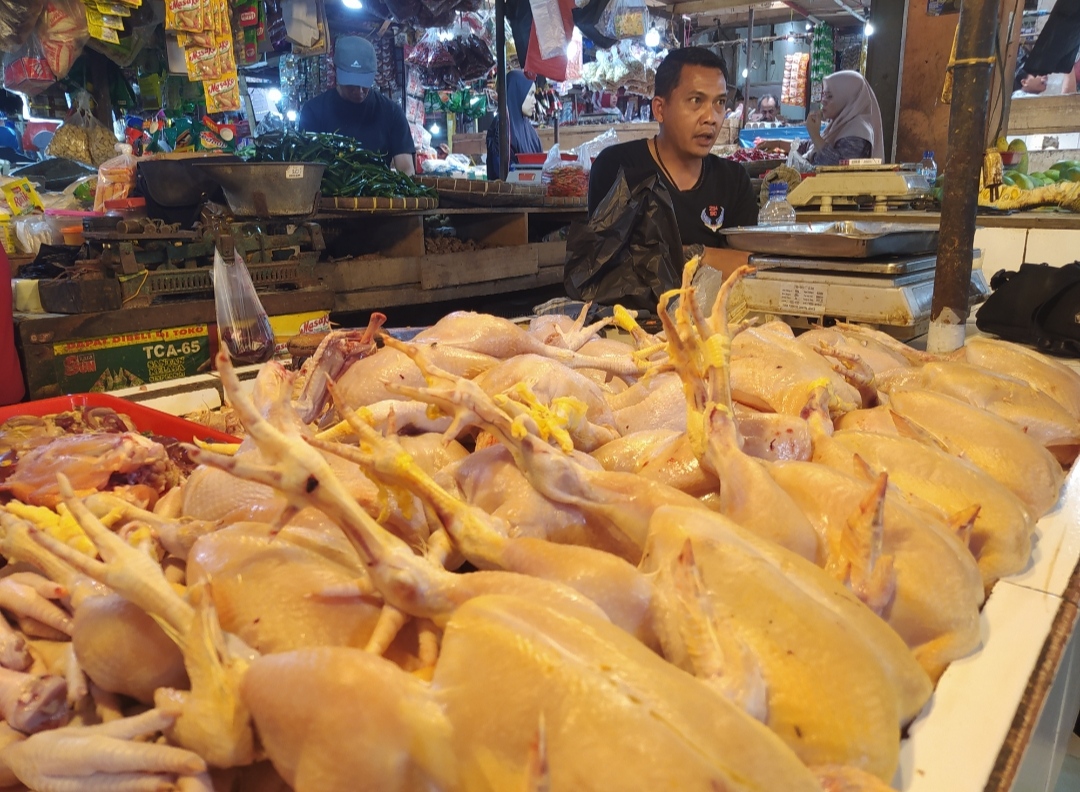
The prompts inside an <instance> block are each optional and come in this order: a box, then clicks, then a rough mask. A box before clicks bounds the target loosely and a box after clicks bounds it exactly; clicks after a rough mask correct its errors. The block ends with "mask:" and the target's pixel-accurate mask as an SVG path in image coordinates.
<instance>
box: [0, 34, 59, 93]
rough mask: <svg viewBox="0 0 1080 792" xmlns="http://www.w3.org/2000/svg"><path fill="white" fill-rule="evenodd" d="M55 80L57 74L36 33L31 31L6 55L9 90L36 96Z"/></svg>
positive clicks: (6, 84)
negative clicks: (21, 42)
mask: <svg viewBox="0 0 1080 792" xmlns="http://www.w3.org/2000/svg"><path fill="white" fill-rule="evenodd" d="M54 82H56V76H55V75H54V74H53V73H52V69H50V68H49V61H48V59H47V58H46V57H45V49H44V48H43V47H42V46H41V41H40V40H39V39H38V37H37V34H36V33H31V34H30V37H29V38H28V39H27V40H26V42H25V43H24V44H23V45H22V46H21V47H19V48H18V49H17V50H16V51H15V52H9V53H7V54H5V55H4V86H5V87H6V88H7V89H8V90H9V91H18V92H19V93H21V94H26V95H27V96H35V95H37V94H39V93H41V92H42V91H44V90H45V89H46V88H48V87H49V86H50V85H52V84H53V83H54Z"/></svg>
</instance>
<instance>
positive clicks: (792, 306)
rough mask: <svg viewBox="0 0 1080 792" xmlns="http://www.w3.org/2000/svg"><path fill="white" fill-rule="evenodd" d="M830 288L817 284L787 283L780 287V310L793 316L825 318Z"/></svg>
mask: <svg viewBox="0 0 1080 792" xmlns="http://www.w3.org/2000/svg"><path fill="white" fill-rule="evenodd" d="M828 299H829V287H828V286H825V285H822V284H817V283H785V284H783V285H781V286H780V310H781V312H782V313H785V314H790V315H792V316H818V317H820V316H824V315H825V303H826V302H827V301H828Z"/></svg>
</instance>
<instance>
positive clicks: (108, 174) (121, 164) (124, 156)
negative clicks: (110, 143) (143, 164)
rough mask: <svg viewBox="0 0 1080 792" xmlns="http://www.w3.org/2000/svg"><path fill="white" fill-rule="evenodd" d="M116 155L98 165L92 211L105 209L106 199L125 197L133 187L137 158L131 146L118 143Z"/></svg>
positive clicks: (137, 164)
mask: <svg viewBox="0 0 1080 792" xmlns="http://www.w3.org/2000/svg"><path fill="white" fill-rule="evenodd" d="M116 151H117V155H116V156H115V157H113V158H112V159H110V160H105V162H103V163H101V165H100V166H99V167H98V178H97V190H95V191H94V211H95V212H103V211H105V202H106V201H115V200H117V199H119V198H127V197H128V196H129V195H131V191H132V190H133V189H134V188H135V169H136V168H137V167H138V166H139V158H138V157H136V156H135V155H134V154H132V153H131V146H129V145H127V144H126V143H120V144H117V146H116Z"/></svg>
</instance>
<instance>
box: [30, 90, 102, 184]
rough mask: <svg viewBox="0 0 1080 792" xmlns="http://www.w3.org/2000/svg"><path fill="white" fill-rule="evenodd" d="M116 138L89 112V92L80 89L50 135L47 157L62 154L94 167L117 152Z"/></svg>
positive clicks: (61, 155) (60, 155)
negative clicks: (62, 121) (51, 135)
mask: <svg viewBox="0 0 1080 792" xmlns="http://www.w3.org/2000/svg"><path fill="white" fill-rule="evenodd" d="M119 142H120V141H119V140H117V139H116V135H114V134H113V133H112V130H110V129H108V128H107V127H106V126H105V125H104V124H102V123H101V122H100V121H98V120H97V119H96V118H94V116H93V115H92V114H91V113H90V94H88V93H87V92H86V91H81V92H80V93H79V94H78V95H77V96H76V97H75V103H74V104H73V105H72V108H71V112H70V113H68V117H67V118H66V119H64V123H62V124H61V125H60V126H59V128H58V129H57V130H56V134H55V135H53V139H52V141H50V143H49V148H48V150H47V151H46V153H47V154H48V155H49V156H50V157H64V158H66V159H72V160H75V161H77V162H83V163H86V164H87V165H93V166H94V167H95V168H96V167H97V166H98V165H100V164H101V163H103V162H105V161H106V160H109V159H111V158H112V157H113V156H115V155H116V144H117V143H119Z"/></svg>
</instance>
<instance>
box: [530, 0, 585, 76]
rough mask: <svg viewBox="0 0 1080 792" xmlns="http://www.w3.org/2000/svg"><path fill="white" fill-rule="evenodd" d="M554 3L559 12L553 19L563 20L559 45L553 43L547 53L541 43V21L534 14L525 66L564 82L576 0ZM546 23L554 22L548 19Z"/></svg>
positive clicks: (536, 72) (541, 74) (531, 70)
mask: <svg viewBox="0 0 1080 792" xmlns="http://www.w3.org/2000/svg"><path fill="white" fill-rule="evenodd" d="M553 5H554V6H556V10H557V11H558V14H557V15H556V16H553V17H552V19H555V20H558V19H561V20H562V34H561V38H559V39H558V42H559V43H558V47H555V46H554V45H553V46H552V48H551V49H549V50H546V52H549V53H551V54H550V56H549V55H545V50H544V47H543V45H541V43H540V34H539V26H540V24H541V23H540V20H538V19H537V18H536V17H535V16H534V18H533V25H532V29H531V30H530V32H529V51H528V54H527V55H526V56H525V66H524V68H525V71H527V72H532V73H533V74H537V75H540V76H542V77H547V78H548V79H549V80H552V81H553V82H563V81H565V80H566V72H567V67H568V62H567V46H568V44H569V43H570V39H571V37H572V36H573V32H574V0H553ZM545 24H546V25H551V24H552V23H551V22H550V21H548V22H546V23H545ZM549 32H550V31H549Z"/></svg>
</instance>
